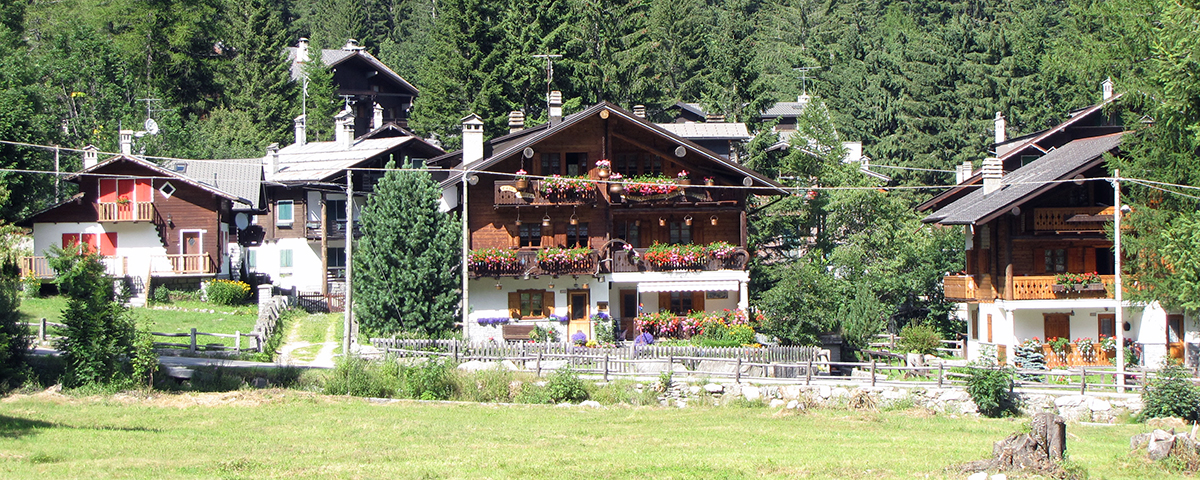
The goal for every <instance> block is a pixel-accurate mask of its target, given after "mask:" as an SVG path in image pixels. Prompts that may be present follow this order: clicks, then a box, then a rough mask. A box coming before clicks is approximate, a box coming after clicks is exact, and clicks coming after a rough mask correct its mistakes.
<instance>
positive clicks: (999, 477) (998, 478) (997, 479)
mask: <svg viewBox="0 0 1200 480" xmlns="http://www.w3.org/2000/svg"><path fill="white" fill-rule="evenodd" d="M988 480H1008V475H1005V474H1003V473H997V474H995V475H992V476H990V477H988Z"/></svg>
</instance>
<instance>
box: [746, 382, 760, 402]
mask: <svg viewBox="0 0 1200 480" xmlns="http://www.w3.org/2000/svg"><path fill="white" fill-rule="evenodd" d="M742 396H743V397H746V400H749V401H751V402H757V401H759V400H762V392H761V391H760V390H759V389H758V387H753V386H746V387H742Z"/></svg>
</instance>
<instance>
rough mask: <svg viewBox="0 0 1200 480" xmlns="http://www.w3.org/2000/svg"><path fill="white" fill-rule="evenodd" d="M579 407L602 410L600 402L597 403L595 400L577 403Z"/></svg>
mask: <svg viewBox="0 0 1200 480" xmlns="http://www.w3.org/2000/svg"><path fill="white" fill-rule="evenodd" d="M579 406H581V407H589V408H604V406H603V405H600V402H597V401H595V400H584V401H582V402H579Z"/></svg>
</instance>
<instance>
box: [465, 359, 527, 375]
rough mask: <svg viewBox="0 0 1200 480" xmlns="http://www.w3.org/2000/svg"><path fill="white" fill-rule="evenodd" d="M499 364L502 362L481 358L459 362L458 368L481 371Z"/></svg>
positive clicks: (467, 370) (466, 370)
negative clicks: (482, 359)
mask: <svg viewBox="0 0 1200 480" xmlns="http://www.w3.org/2000/svg"><path fill="white" fill-rule="evenodd" d="M543 363H544V362H543ZM499 365H500V364H498V363H496V362H483V361H479V360H471V361H469V362H464V363H460V364H458V369H459V370H462V371H464V372H479V371H483V370H492V369H495V368H496V367H497V366H499Z"/></svg>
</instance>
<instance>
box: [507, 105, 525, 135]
mask: <svg viewBox="0 0 1200 480" xmlns="http://www.w3.org/2000/svg"><path fill="white" fill-rule="evenodd" d="M524 129H525V112H522V111H520V110H513V111H511V112H509V113H508V133H517V132H519V131H521V130H524Z"/></svg>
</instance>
